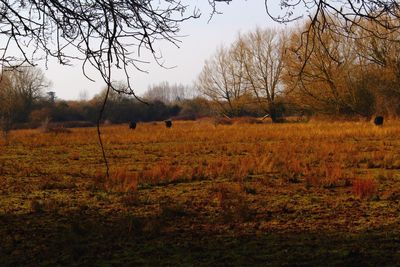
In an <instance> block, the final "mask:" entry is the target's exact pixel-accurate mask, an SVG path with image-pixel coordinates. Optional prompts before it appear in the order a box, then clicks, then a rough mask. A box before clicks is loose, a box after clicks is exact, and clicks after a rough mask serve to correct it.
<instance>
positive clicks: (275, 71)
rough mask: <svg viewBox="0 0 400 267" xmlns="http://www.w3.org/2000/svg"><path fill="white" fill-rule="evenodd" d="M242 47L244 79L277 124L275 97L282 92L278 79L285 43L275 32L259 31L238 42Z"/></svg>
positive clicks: (258, 29)
mask: <svg viewBox="0 0 400 267" xmlns="http://www.w3.org/2000/svg"><path fill="white" fill-rule="evenodd" d="M237 42H238V45H237V46H240V45H239V44H240V43H242V44H243V45H244V46H245V57H244V61H243V62H244V69H245V71H246V75H245V79H246V80H247V82H248V83H247V84H248V86H249V88H251V90H252V91H253V94H254V96H255V98H256V100H257V102H258V104H259V106H260V108H262V109H263V110H264V111H265V112H266V113H267V114H269V115H270V117H271V119H272V121H273V122H276V121H277V120H278V111H277V107H276V104H277V103H276V98H277V95H278V94H279V93H280V91H282V89H283V85H282V83H281V75H282V71H283V68H284V64H283V55H284V52H285V46H284V45H285V42H286V40H285V39H284V36H283V35H279V34H278V33H277V32H276V31H275V30H271V29H266V30H261V29H260V28H257V29H256V30H255V31H253V32H249V33H248V34H246V35H244V36H241V37H240V38H239V40H238V41H237Z"/></svg>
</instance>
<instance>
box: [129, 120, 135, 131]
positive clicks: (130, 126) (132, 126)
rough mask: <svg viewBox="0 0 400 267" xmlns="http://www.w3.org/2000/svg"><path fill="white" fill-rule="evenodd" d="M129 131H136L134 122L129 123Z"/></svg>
mask: <svg viewBox="0 0 400 267" xmlns="http://www.w3.org/2000/svg"><path fill="white" fill-rule="evenodd" d="M129 129H136V121H131V122H130V123H129Z"/></svg>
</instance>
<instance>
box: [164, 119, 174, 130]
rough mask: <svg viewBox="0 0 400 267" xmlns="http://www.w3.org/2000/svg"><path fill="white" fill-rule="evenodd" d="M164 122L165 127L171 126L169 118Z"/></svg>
mask: <svg viewBox="0 0 400 267" xmlns="http://www.w3.org/2000/svg"><path fill="white" fill-rule="evenodd" d="M164 122H165V127H167V128H171V127H172V121H171V120H166V121H164Z"/></svg>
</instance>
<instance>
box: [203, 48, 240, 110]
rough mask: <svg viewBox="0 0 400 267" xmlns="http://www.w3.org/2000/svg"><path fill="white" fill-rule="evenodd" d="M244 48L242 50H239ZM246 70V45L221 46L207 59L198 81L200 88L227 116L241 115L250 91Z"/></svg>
mask: <svg viewBox="0 0 400 267" xmlns="http://www.w3.org/2000/svg"><path fill="white" fill-rule="evenodd" d="M240 49H243V50H242V51H239V50H240ZM244 78H245V70H244V47H243V46H242V47H241V48H239V47H234V46H232V47H231V48H229V49H227V48H224V47H220V48H219V49H218V50H217V52H216V53H215V55H214V56H213V57H212V58H211V59H210V60H207V61H206V63H205V65H204V67H203V70H202V71H201V73H200V75H199V78H198V81H197V88H198V90H199V91H200V92H201V93H202V94H204V95H205V96H207V97H208V98H209V99H211V100H212V101H213V102H215V103H217V105H218V106H219V109H220V111H221V112H222V113H223V114H224V115H226V116H237V115H240V113H241V111H242V110H243V108H244V105H245V104H246V102H245V101H243V99H244V98H246V94H247V93H248V90H247V85H246V81H245V79H244Z"/></svg>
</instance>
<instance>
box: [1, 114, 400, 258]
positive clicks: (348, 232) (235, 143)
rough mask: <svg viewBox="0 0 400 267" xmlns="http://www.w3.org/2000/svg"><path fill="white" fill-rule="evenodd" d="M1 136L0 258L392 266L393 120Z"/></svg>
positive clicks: (396, 218) (399, 161)
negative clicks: (99, 137) (380, 123)
mask: <svg viewBox="0 0 400 267" xmlns="http://www.w3.org/2000/svg"><path fill="white" fill-rule="evenodd" d="M102 137H103V140H104V144H105V149H106V154H107V156H108V160H109V164H110V168H111V169H110V177H109V178H105V176H104V173H105V170H104V163H103V159H102V155H101V151H100V147H99V144H98V140H97V135H96V130H95V129H94V128H88V129H73V130H72V132H70V133H67V132H65V133H62V132H61V133H42V132H40V131H39V130H20V131H13V132H11V133H10V136H9V140H8V141H7V142H5V141H4V140H2V141H0V142H1V143H0V240H1V242H0V265H1V266H17V265H28V266H37V265H48V266H54V265H97V266H98V265H105V266H109V265H121V264H125V265H172V266H174V265H186V266H188V265H189V266H190V265H195V266H198V265H204V266H210V265H250V266H252V265H263V266H266V265H272V266H274V265H298V264H300V265H324V263H327V262H329V263H330V264H332V265H360V266H361V265H363V266H365V265H366V266H373V265H378V264H381V265H394V264H396V263H398V262H400V235H399V234H400V205H399V202H400V138H399V137H400V123H399V122H397V121H389V122H388V123H386V122H385V125H384V126H383V127H376V126H374V125H373V124H371V123H366V122H310V123H284V124H249V123H246V122H245V121H242V122H240V121H238V122H237V123H235V124H233V125H214V124H213V123H211V122H209V121H206V120H204V121H197V122H174V125H173V127H172V128H170V129H167V128H165V126H164V124H163V123H158V124H150V123H149V124H138V126H137V128H136V129H135V130H130V129H129V128H128V126H127V125H122V126H106V127H104V128H103V129H102Z"/></svg>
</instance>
